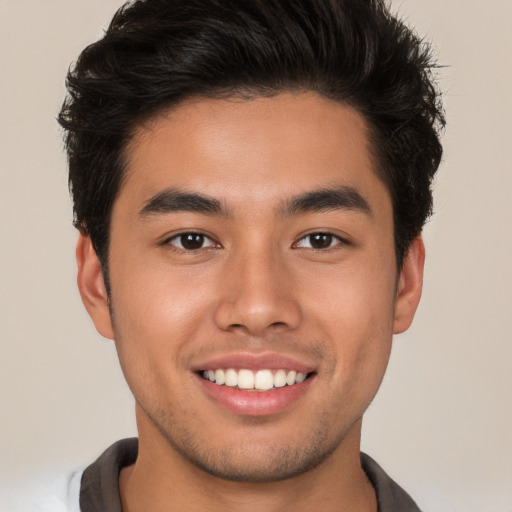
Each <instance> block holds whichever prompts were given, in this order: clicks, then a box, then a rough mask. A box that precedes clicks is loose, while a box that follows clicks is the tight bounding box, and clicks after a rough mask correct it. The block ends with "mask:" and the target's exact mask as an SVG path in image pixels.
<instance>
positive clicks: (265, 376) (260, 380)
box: [254, 370, 274, 391]
mask: <svg viewBox="0 0 512 512" xmlns="http://www.w3.org/2000/svg"><path fill="white" fill-rule="evenodd" d="M254 387H255V389H259V390H260V391H267V390H268V389H272V388H273V387H274V376H273V375H272V372H271V371H270V370H260V371H259V372H257V373H256V377H255V379H254Z"/></svg>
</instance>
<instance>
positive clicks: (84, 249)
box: [76, 234, 114, 339]
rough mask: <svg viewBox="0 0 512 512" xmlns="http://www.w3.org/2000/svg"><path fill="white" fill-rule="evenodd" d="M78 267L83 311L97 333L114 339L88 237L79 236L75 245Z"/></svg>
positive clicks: (103, 288) (98, 263) (101, 274)
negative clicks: (89, 318)
mask: <svg viewBox="0 0 512 512" xmlns="http://www.w3.org/2000/svg"><path fill="white" fill-rule="evenodd" d="M76 261H77V265H78V274H77V284H78V289H79V291H80V296H81V297H82V302H83V304H84V306H85V309H86V310H87V312H88V313H89V316H90V317H91V319H92V321H93V322H94V325H95V326H96V329H97V331H98V332H99V333H100V334H101V335H102V336H104V337H105V338H109V339H114V330H113V328H112V319H111V316H110V309H109V297H108V293H107V289H106V286H105V281H104V279H103V272H102V270H101V263H100V261H99V259H98V256H97V255H96V251H95V250H94V247H93V246H92V242H91V239H90V237H88V236H85V235H83V234H80V235H79V236H78V242H77V244H76Z"/></svg>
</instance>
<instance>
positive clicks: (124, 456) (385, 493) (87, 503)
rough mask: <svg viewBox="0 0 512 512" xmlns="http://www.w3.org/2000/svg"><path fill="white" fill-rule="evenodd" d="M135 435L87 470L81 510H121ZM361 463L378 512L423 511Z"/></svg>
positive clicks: (364, 459) (364, 458) (372, 466)
mask: <svg viewBox="0 0 512 512" xmlns="http://www.w3.org/2000/svg"><path fill="white" fill-rule="evenodd" d="M137 452H138V441H137V439H136V438H132V439H123V440H121V441H118V442H117V443H114V444H113V445H112V446H111V447H110V448H108V449H107V450H106V451H105V452H104V453H103V454H102V455H101V456H100V457H99V458H98V459H97V460H96V461H95V462H93V463H92V464H91V465H90V466H89V467H87V468H86V469H85V471H84V472H83V475H82V479H81V485H80V510H81V512H107V511H108V512H122V507H121V497H120V494H119V474H120V473H121V469H123V468H124V467H127V466H130V465H131V464H133V463H134V462H135V460H136V459H137ZM361 465H362V468H363V470H364V471H365V473H366V474H367V476H368V478H369V480H370V482H371V483H372V485H373V487H374V488H375V492H376V494H377V502H378V504H379V509H378V510H379V512H420V509H419V508H418V506H417V505H416V503H414V501H413V500H412V498H411V497H410V496H409V495H408V494H407V493H406V492H405V491H404V490H403V489H402V488H401V487H400V486H399V485H398V484H397V483H396V482H395V481H394V480H392V479H391V478H390V477H389V476H388V475H387V474H386V473H385V472H384V470H383V469H382V468H381V467H380V466H379V465H378V464H377V463H376V462H375V461H374V460H373V459H372V458H371V457H369V456H368V455H366V454H364V453H362V454H361Z"/></svg>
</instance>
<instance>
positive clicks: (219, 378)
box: [215, 370, 226, 386]
mask: <svg viewBox="0 0 512 512" xmlns="http://www.w3.org/2000/svg"><path fill="white" fill-rule="evenodd" d="M225 381H226V379H225V375H224V370H215V382H216V383H217V384H219V386H220V385H221V384H224V382H225Z"/></svg>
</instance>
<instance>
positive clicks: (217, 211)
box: [139, 189, 229, 219]
mask: <svg viewBox="0 0 512 512" xmlns="http://www.w3.org/2000/svg"><path fill="white" fill-rule="evenodd" d="M178 212H193V213H200V214H203V215H210V216H219V217H228V216H229V212H228V211H227V210H226V208H225V207H224V205H223V204H222V203H221V202H220V201H219V200H218V199H215V198H214V197H209V196H205V195H203V194H197V193H191V192H186V191H183V190H177V189H167V190H164V191H162V192H159V193H158V194H155V195H154V196H152V197H151V198H150V199H148V201H146V204H145V206H144V208H142V210H141V211H140V212H139V217H140V218H142V219H144V218H147V217H153V216H155V215H167V214H170V213H178Z"/></svg>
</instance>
